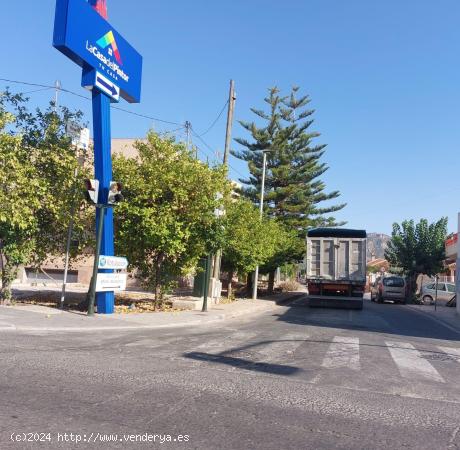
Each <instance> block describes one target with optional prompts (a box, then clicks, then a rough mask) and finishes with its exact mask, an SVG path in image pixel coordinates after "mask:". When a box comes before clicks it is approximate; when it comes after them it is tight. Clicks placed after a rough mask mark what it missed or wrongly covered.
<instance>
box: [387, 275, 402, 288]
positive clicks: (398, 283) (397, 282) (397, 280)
mask: <svg viewBox="0 0 460 450" xmlns="http://www.w3.org/2000/svg"><path fill="white" fill-rule="evenodd" d="M383 285H384V286H388V287H404V278H401V277H388V278H384V279H383Z"/></svg>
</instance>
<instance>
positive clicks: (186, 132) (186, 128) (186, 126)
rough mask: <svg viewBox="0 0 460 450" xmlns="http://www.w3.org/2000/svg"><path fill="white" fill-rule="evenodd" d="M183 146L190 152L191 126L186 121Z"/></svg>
mask: <svg viewBox="0 0 460 450" xmlns="http://www.w3.org/2000/svg"><path fill="white" fill-rule="evenodd" d="M184 126H185V136H186V137H185V145H186V147H187V150H190V132H191V128H192V124H191V123H190V122H189V121H188V120H186V121H185V124H184Z"/></svg>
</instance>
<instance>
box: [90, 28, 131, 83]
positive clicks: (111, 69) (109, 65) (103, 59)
mask: <svg viewBox="0 0 460 450" xmlns="http://www.w3.org/2000/svg"><path fill="white" fill-rule="evenodd" d="M112 39H113V41H112V43H110V41H111V40H112ZM107 42H108V44H107V45H106V43H107ZM96 44H97V45H92V44H90V43H89V41H86V50H88V52H90V53H91V54H92V55H94V56H95V57H96V58H97V59H98V60H99V61H100V63H101V64H102V65H101V66H100V69H101V70H103V71H104V72H105V73H106V74H107V75H109V76H111V77H112V78H113V79H114V80H118V78H117V77H120V78H121V79H122V80H124V81H126V82H128V81H129V75H127V74H126V73H125V72H124V71H123V69H122V68H121V67H120V66H119V64H121V57H120V52H119V51H118V47H117V44H116V42H115V38H114V37H113V33H112V32H111V31H109V32H108V33H107V34H106V35H104V36H103V37H102V38H101V39H99V40H98V41H97V42H96ZM109 45H111V47H110V48H109V49H108V54H109V57H107V56H105V55H103V54H102V53H101V52H100V51H99V49H98V47H99V48H103V49H105V48H106V47H108V46H109ZM113 55H115V59H116V60H117V62H118V63H119V64H117V63H116V62H115V61H113V60H112V59H111V56H113ZM103 66H106V67H103Z"/></svg>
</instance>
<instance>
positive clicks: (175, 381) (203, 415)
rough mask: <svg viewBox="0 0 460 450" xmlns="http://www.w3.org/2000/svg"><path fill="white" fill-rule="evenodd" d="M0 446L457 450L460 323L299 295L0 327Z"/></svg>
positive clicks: (459, 443) (395, 308) (398, 308)
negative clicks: (197, 320)
mask: <svg viewBox="0 0 460 450" xmlns="http://www.w3.org/2000/svg"><path fill="white" fill-rule="evenodd" d="M34 433H35V434H34ZM40 433H41V434H40ZM37 440H39V441H41V442H37ZM77 440H81V442H78V443H77V442H76V441H77ZM148 440H150V442H148ZM85 441H86V442H85ZM162 442H163V443H162ZM0 448H1V449H10V448H11V449H27V448H101V449H102V448H105V449H117V448H136V449H141V448H164V449H168V448H171V449H172V448H174V449H176V448H177V449H190V448H193V449H195V448H196V449H259V448H260V449H366V450H368V449H392V450H394V449H418V450H419V449H430V450H433V449H458V448H460V334H458V333H457V332H455V331H454V330H453V329H451V328H446V327H444V326H443V325H442V324H441V323H439V322H437V321H434V320H432V319H431V318H430V317H427V316H425V315H423V314H421V313H419V312H416V311H413V310H411V309H410V308H408V307H406V306H400V305H392V304H374V303H370V302H369V301H366V302H365V308H364V310H363V311H346V310H324V309H309V308H308V307H307V306H306V304H305V301H304V300H297V301H296V302H295V303H293V304H290V305H287V306H280V307H277V308H276V309H274V310H273V311H271V312H270V313H266V314H263V315H258V316H252V317H249V318H247V319H244V320H243V319H234V320H231V321H226V322H223V323H221V324H220V325H214V326H206V327H197V328H194V329H176V330H174V329H169V330H142V331H137V332H136V331H124V332H113V331H112V332H104V333H102V332H99V333H92V334H87V333H67V334H66V333H53V334H51V333H42V334H37V333H35V334H19V333H14V332H8V333H3V334H0Z"/></svg>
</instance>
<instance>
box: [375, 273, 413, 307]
mask: <svg viewBox="0 0 460 450" xmlns="http://www.w3.org/2000/svg"><path fill="white" fill-rule="evenodd" d="M406 295H407V287H406V280H405V279H404V278H403V277H398V276H397V275H385V276H383V277H379V278H377V280H376V281H375V283H374V284H373V285H372V286H371V300H372V301H377V302H378V303H382V302H384V301H385V300H392V301H394V302H398V303H406Z"/></svg>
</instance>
